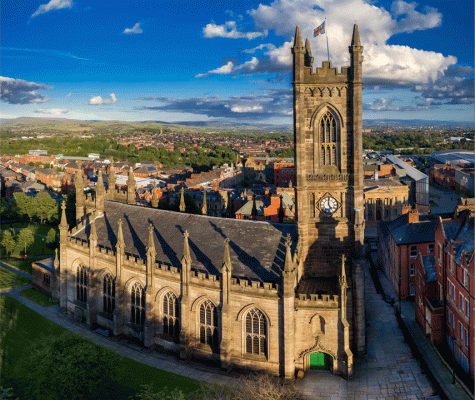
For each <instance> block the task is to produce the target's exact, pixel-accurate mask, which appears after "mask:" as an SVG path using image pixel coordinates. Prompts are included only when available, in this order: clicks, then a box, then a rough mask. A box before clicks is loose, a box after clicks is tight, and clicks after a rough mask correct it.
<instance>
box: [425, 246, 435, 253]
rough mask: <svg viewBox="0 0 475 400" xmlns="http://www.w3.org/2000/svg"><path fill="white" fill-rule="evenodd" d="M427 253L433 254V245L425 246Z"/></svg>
mask: <svg viewBox="0 0 475 400" xmlns="http://www.w3.org/2000/svg"><path fill="white" fill-rule="evenodd" d="M427 252H428V253H429V254H432V253H433V252H434V245H433V244H428V245H427Z"/></svg>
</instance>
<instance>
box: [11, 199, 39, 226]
mask: <svg viewBox="0 0 475 400" xmlns="http://www.w3.org/2000/svg"><path fill="white" fill-rule="evenodd" d="M13 197H14V198H15V207H16V209H17V210H18V214H19V215H20V216H27V217H28V218H29V219H30V220H31V219H32V218H33V217H34V215H35V204H34V203H33V199H32V198H31V197H30V196H27V195H26V194H25V193H14V194H13Z"/></svg>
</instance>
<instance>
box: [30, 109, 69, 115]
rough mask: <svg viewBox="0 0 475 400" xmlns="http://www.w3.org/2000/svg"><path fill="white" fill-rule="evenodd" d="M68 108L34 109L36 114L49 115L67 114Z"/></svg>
mask: <svg viewBox="0 0 475 400" xmlns="http://www.w3.org/2000/svg"><path fill="white" fill-rule="evenodd" d="M68 112H69V110H65V109H63V108H46V109H39V110H35V113H37V114H49V115H63V114H67V113H68Z"/></svg>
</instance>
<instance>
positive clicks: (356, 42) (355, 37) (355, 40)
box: [351, 24, 361, 46]
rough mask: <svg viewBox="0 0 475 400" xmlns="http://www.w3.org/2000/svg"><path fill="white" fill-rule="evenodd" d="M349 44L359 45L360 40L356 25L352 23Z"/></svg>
mask: <svg viewBox="0 0 475 400" xmlns="http://www.w3.org/2000/svg"><path fill="white" fill-rule="evenodd" d="M351 45H352V46H361V42H360V32H359V30H358V25H356V24H354V25H353V37H352V38H351Z"/></svg>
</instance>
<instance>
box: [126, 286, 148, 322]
mask: <svg viewBox="0 0 475 400" xmlns="http://www.w3.org/2000/svg"><path fill="white" fill-rule="evenodd" d="M130 322H132V323H133V324H135V325H139V326H143V324H144V322H145V292H144V290H143V288H142V286H140V284H138V283H135V284H134V286H132V289H131V291H130Z"/></svg>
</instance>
